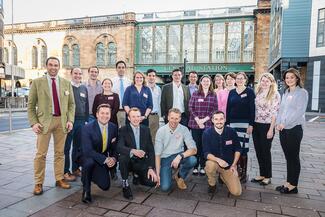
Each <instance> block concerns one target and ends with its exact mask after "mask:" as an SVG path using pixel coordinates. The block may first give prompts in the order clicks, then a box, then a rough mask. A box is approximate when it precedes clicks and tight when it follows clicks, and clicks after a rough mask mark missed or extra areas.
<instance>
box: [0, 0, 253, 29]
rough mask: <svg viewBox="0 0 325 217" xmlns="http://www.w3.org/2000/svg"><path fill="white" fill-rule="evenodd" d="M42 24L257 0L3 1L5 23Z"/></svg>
mask: <svg viewBox="0 0 325 217" xmlns="http://www.w3.org/2000/svg"><path fill="white" fill-rule="evenodd" d="M12 1H13V2H14V23H23V22H33V21H45V20H55V19H65V18H76V17H85V16H98V15H109V14H119V13H123V12H136V13H143V12H159V11H174V10H188V9H200V8H219V7H231V6H248V5H256V2H257V0H240V1H239V0H91V1H89V0H4V1H3V4H4V6H3V7H4V21H5V24H10V23H11V9H12V7H11V3H12Z"/></svg>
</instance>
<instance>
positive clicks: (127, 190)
mask: <svg viewBox="0 0 325 217" xmlns="http://www.w3.org/2000/svg"><path fill="white" fill-rule="evenodd" d="M123 197H124V198H126V199H128V200H133V195H132V191H131V188H130V186H126V187H124V188H123Z"/></svg>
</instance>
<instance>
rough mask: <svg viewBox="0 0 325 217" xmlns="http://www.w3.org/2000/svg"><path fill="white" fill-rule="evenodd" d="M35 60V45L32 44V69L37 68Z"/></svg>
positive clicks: (36, 58)
mask: <svg viewBox="0 0 325 217" xmlns="http://www.w3.org/2000/svg"><path fill="white" fill-rule="evenodd" d="M37 60H38V55H37V47H35V46H33V47H32V68H34V69H36V68H37Z"/></svg>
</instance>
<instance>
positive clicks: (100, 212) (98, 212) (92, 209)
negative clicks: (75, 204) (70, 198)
mask: <svg viewBox="0 0 325 217" xmlns="http://www.w3.org/2000/svg"><path fill="white" fill-rule="evenodd" d="M86 211H87V212H88V213H91V214H96V215H103V214H104V213H106V212H107V209H103V208H99V207H91V206H90V207H88V208H86Z"/></svg>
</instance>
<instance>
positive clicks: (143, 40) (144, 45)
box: [140, 26, 153, 64]
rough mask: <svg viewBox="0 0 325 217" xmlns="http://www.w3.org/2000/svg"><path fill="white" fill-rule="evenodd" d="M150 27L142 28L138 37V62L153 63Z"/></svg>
mask: <svg viewBox="0 0 325 217" xmlns="http://www.w3.org/2000/svg"><path fill="white" fill-rule="evenodd" d="M152 32H153V31H152V26H146V27H142V30H141V33H140V34H141V35H140V62H141V63H149V64H152V63H153V59H152V51H153V50H152Z"/></svg>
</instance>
